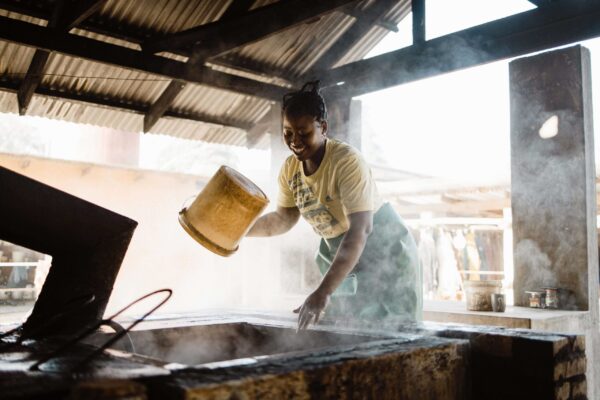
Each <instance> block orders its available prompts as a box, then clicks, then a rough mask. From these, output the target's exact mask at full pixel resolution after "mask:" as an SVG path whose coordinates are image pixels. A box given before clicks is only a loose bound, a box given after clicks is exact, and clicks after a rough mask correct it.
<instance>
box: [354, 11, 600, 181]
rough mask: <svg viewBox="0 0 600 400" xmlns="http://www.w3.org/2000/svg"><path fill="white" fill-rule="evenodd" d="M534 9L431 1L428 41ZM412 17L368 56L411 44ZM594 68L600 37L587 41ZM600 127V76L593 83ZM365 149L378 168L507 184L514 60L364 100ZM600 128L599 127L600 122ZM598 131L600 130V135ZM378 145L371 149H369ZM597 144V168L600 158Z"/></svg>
mask: <svg viewBox="0 0 600 400" xmlns="http://www.w3.org/2000/svg"><path fill="white" fill-rule="evenodd" d="M531 8H534V6H533V5H532V4H531V3H529V2H528V1H526V0H502V1H481V0H453V1H448V0H428V1H427V15H426V20H427V26H426V31H427V39H432V38H434V37H438V36H442V35H445V34H448V33H451V32H454V31H457V30H462V29H465V28H468V27H470V26H474V25H479V24H482V23H485V22H488V21H490V20H494V19H498V18H502V17H505V16H508V15H512V14H515V13H519V12H523V11H526V10H528V9H531ZM411 22H412V21H411V17H410V16H408V17H407V18H405V20H404V21H403V22H402V23H401V24H400V25H399V32H398V33H396V34H393V33H391V34H389V35H388V36H387V37H386V38H385V39H384V40H383V41H382V42H381V43H380V44H379V45H378V46H377V47H376V48H375V49H374V50H373V51H372V52H371V53H370V54H369V55H368V57H371V56H374V55H377V54H380V53H385V52H388V51H391V50H395V49H398V48H401V47H405V46H407V45H410V44H411V35H412V27H411ZM583 45H584V46H585V47H587V48H588V49H590V51H591V53H592V65H598V64H599V63H600V39H595V40H592V41H587V42H584V43H583ZM592 81H593V85H594V87H593V92H594V93H595V96H594V104H595V107H594V109H595V115H596V116H597V118H595V119H596V121H600V76H599V77H593V79H592ZM360 99H361V100H362V102H363V151H364V152H365V154H366V156H367V157H368V158H369V159H370V160H372V161H374V162H375V161H376V157H378V158H379V160H378V163H381V162H386V163H387V164H389V165H390V166H393V167H395V168H398V169H401V170H405V171H411V172H417V173H420V174H426V175H432V176H439V177H446V178H452V179H453V180H454V179H458V180H467V181H470V182H473V181H476V182H479V181H481V182H486V183H501V182H509V180H510V130H509V129H510V128H509V124H510V113H509V91H508V60H507V61H501V62H496V63H493V64H487V65H484V66H480V67H474V68H470V69H467V70H462V71H458V72H455V73H451V74H445V75H441V76H439V77H434V78H430V79H425V80H421V81H417V82H413V83H409V84H405V85H401V86H397V87H394V88H390V89H387V90H383V91H379V92H375V93H371V94H368V95H365V96H362V97H360ZM596 125H598V124H596ZM596 131H598V129H596ZM369 142H371V143H369ZM599 142H600V139H596V160H597V161H596V164H597V165H598V164H599V162H598V160H599V157H598V155H599V154H600V146H598V144H599Z"/></svg>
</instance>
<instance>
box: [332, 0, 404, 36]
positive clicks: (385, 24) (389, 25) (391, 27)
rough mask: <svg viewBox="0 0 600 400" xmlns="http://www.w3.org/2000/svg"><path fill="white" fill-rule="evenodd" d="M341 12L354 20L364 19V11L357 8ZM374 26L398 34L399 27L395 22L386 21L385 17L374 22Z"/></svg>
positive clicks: (347, 8)
mask: <svg viewBox="0 0 600 400" xmlns="http://www.w3.org/2000/svg"><path fill="white" fill-rule="evenodd" d="M396 2H397V1H396ZM340 11H342V12H343V13H344V14H346V15H349V16H351V17H354V18H362V17H363V11H361V10H358V9H357V8H356V7H345V8H343V9H342V10H340ZM374 24H375V25H377V26H379V27H381V28H383V29H387V30H388V31H390V32H398V25H397V24H396V23H395V22H394V21H390V20H387V19H385V18H384V17H383V16H382V17H381V18H378V19H376V20H375V21H374Z"/></svg>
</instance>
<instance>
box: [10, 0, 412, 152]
mask: <svg viewBox="0 0 600 400" xmlns="http://www.w3.org/2000/svg"><path fill="white" fill-rule="evenodd" d="M232 1H234V0H219V1H214V0H185V1H182V0H156V1H154V0H152V1H150V0H131V1H117V0H109V1H107V3H106V4H105V5H104V7H103V8H102V9H101V10H100V11H99V12H98V13H97V15H96V16H94V18H97V19H98V20H103V21H109V22H110V23H111V24H113V25H114V24H121V25H122V26H124V27H126V29H127V32H125V33H124V34H123V32H121V33H122V35H121V39H118V38H115V37H112V36H107V35H102V34H98V33H92V32H89V31H86V30H84V29H74V30H72V32H71V33H73V34H77V35H81V36H85V37H88V38H92V39H95V40H101V41H105V42H109V43H111V44H116V45H121V46H126V47H128V48H134V49H139V44H137V43H134V42H128V41H126V40H123V36H127V35H129V36H130V37H133V38H138V39H136V40H137V41H139V39H140V38H144V37H147V36H148V35H151V34H152V35H157V34H164V33H169V32H178V31H182V30H185V29H189V28H191V27H194V26H198V25H201V24H205V23H208V22H211V21H215V20H217V19H218V18H219V17H220V16H221V15H222V14H223V12H224V11H225V10H226V9H227V8H228V6H229V5H230V3H231V2H232ZM371 1H372V0H371ZM274 2H275V1H273V0H257V1H256V2H255V3H254V5H253V8H258V7H262V6H264V5H267V4H271V3H274ZM368 4H370V1H364V2H361V3H360V7H366V6H367V5H368ZM38 6H39V8H40V9H46V10H51V7H52V6H53V2H52V1H50V0H46V1H42V2H39V4H38ZM409 8H410V1H408V0H403V1H399V2H398V3H397V4H396V6H395V7H394V8H393V9H392V10H390V11H389V13H388V14H387V16H386V19H388V20H390V21H393V22H394V23H398V22H399V21H400V20H401V19H402V18H403V17H404V16H405V15H406V13H407V9H409ZM0 15H2V16H8V17H10V18H14V19H19V20H23V21H26V22H31V23H36V24H40V25H45V23H46V22H45V21H44V20H41V19H36V18H32V17H29V16H24V15H20V14H16V13H9V12H5V11H2V10H0ZM354 21H355V19H354V17H350V16H348V15H346V14H344V13H342V12H339V11H335V12H332V13H329V14H327V15H325V16H323V17H322V18H319V19H318V20H315V21H311V23H306V24H301V25H298V26H295V27H292V28H289V29H287V30H286V31H284V32H281V33H279V34H276V35H272V36H270V37H268V38H266V39H264V40H261V41H258V42H255V43H252V44H250V45H247V46H245V47H241V48H239V49H236V50H234V51H231V52H229V54H228V55H227V58H228V60H235V59H236V58H244V59H249V60H252V61H253V62H255V63H256V64H259V65H264V66H268V67H270V68H274V69H277V70H280V71H283V73H284V74H285V76H284V78H287V77H288V76H289V80H290V81H293V80H294V79H295V78H297V77H299V76H301V75H302V74H303V73H305V72H306V71H308V69H309V68H310V67H311V66H312V65H313V63H314V62H315V61H316V60H317V59H318V57H319V56H320V55H321V54H323V53H324V52H326V51H327V49H329V48H330V47H331V46H332V45H333V44H334V43H335V42H336V40H337V39H338V38H339V37H340V36H341V35H342V34H343V33H344V32H345V30H346V29H348V28H349V27H350V26H352V24H353V22H354ZM386 33H387V32H386V30H385V29H383V28H380V27H374V28H373V29H371V31H370V32H369V33H368V34H366V35H364V37H363V38H362V40H361V41H360V43H358V44H357V45H356V46H354V48H353V49H351V51H350V52H349V53H348V54H347V55H346V56H345V57H344V59H343V60H342V63H345V62H350V61H355V60H358V59H360V58H362V57H364V55H365V54H366V53H367V52H368V51H369V50H370V49H371V48H372V47H373V46H374V45H375V44H376V43H377V42H378V41H380V40H381V39H382V38H383V37H384V36H385V34H386ZM34 52H35V50H34V49H32V48H28V47H25V46H20V45H15V44H11V43H7V42H4V41H0V82H1V81H5V82H6V81H12V82H13V83H14V82H18V81H20V80H21V79H22V78H23V76H24V74H25V72H26V71H27V69H28V67H29V63H30V62H31V59H32V57H33V54H34ZM165 56H167V57H169V58H175V59H177V60H180V61H182V60H186V58H185V57H183V56H178V55H174V54H165ZM215 63H218V60H216V61H215ZM209 65H210V63H209ZM215 69H218V70H221V71H225V72H227V73H235V74H237V75H240V76H245V77H252V78H253V79H255V80H259V81H263V82H269V83H271V84H279V85H284V84H285V82H284V81H282V80H281V79H280V78H278V77H272V76H265V75H264V74H263V75H260V74H258V73H251V72H248V71H246V72H244V71H242V70H232V69H230V68H225V67H220V66H216V67H215ZM169 82H170V80H169V79H168V78H165V77H162V76H157V75H153V74H148V73H144V72H139V71H133V70H127V69H124V68H120V67H116V66H111V65H106V64H102V63H98V62H93V61H88V60H83V59H80V58H76V57H71V56H67V55H63V54H57V53H53V54H52V55H51V57H50V58H49V61H48V63H47V66H46V69H45V76H44V78H43V80H42V83H41V87H43V88H50V89H53V90H55V91H57V92H59V93H60V92H62V93H70V94H75V95H86V96H96V97H100V98H106V99H118V100H120V101H122V102H126V103H131V104H136V105H137V106H139V107H147V106H149V105H150V104H152V103H153V102H154V101H156V99H158V98H159V97H160V95H161V93H162V92H163V90H164V89H165V88H166V87H167V86H168V84H169ZM270 105H271V102H270V101H269V100H265V99H261V98H258V97H254V96H249V95H244V94H238V93H234V92H229V91H225V90H221V89H215V88H212V87H208V86H205V85H200V84H187V85H186V87H185V89H184V90H183V91H182V92H181V93H180V94H179V95H178V96H177V97H176V99H175V101H174V102H173V104H172V105H171V108H170V109H171V110H173V111H176V112H180V113H186V114H189V113H193V114H199V115H206V116H211V117H215V118H223V119H226V120H227V121H235V122H236V123H237V124H238V125H240V126H242V125H251V124H253V123H256V122H258V121H259V120H260V119H261V118H262V117H263V116H264V115H265V114H266V113H267V111H268V109H269V107H270ZM16 110H17V107H16V96H15V95H14V94H13V93H8V94H7V93H6V92H0V111H2V112H15V111H16ZM28 114H31V115H38V116H45V117H48V118H58V119H64V120H68V121H73V122H80V123H86V124H94V125H98V126H106V127H110V128H114V129H120V130H125V131H141V130H142V121H143V115H142V114H140V113H137V112H131V111H123V110H122V109H114V108H107V107H104V106H97V105H91V104H89V103H82V102H78V101H73V100H64V99H62V100H61V99H58V98H50V97H45V96H40V95H36V96H34V98H33V101H32V103H31V104H30V106H29V109H28ZM234 125H235V124H234ZM150 132H152V133H164V134H168V135H172V136H176V137H181V138H189V139H196V140H205V141H209V142H218V143H224V144H231V145H242V146H243V145H245V144H246V138H245V132H244V131H243V130H241V129H238V128H232V127H227V126H217V125H213V124H207V123H201V122H194V121H190V120H183V119H175V118H167V117H163V118H161V119H160V120H159V122H158V123H157V124H156V125H155V126H154V127H153V128H152V129H151V131H150ZM258 145H259V146H261V147H262V146H265V145H268V141H265V140H260V141H259V143H258Z"/></svg>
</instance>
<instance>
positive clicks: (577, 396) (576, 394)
mask: <svg viewBox="0 0 600 400" xmlns="http://www.w3.org/2000/svg"><path fill="white" fill-rule="evenodd" d="M571 398H572V399H573V400H584V399H587V381H586V380H585V379H583V380H579V381H575V382H571Z"/></svg>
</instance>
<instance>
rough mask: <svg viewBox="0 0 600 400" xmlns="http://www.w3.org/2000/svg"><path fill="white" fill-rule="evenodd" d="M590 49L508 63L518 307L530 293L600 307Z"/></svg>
mask: <svg viewBox="0 0 600 400" xmlns="http://www.w3.org/2000/svg"><path fill="white" fill-rule="evenodd" d="M590 80H591V71H590V55H589V51H588V50H587V49H585V48H583V47H581V46H574V47H570V48H566V49H560V50H556V51H552V52H548V53H543V54H539V55H536V56H533V57H527V58H521V59H519V60H515V61H513V62H511V63H510V102H511V104H510V109H511V111H510V113H511V168H512V171H511V173H512V211H513V234H514V268H515V281H514V282H515V283H514V288H515V304H516V305H527V297H526V296H525V294H524V291H526V290H537V289H539V288H541V287H543V286H555V287H559V288H565V289H569V290H572V291H573V293H574V297H573V299H572V302H571V303H570V304H566V305H565V306H566V308H569V309H574V310H591V311H595V313H596V314H597V308H598V247H597V235H596V183H595V166H594V140H593V139H594V136H593V128H592V97H591V87H590Z"/></svg>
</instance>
